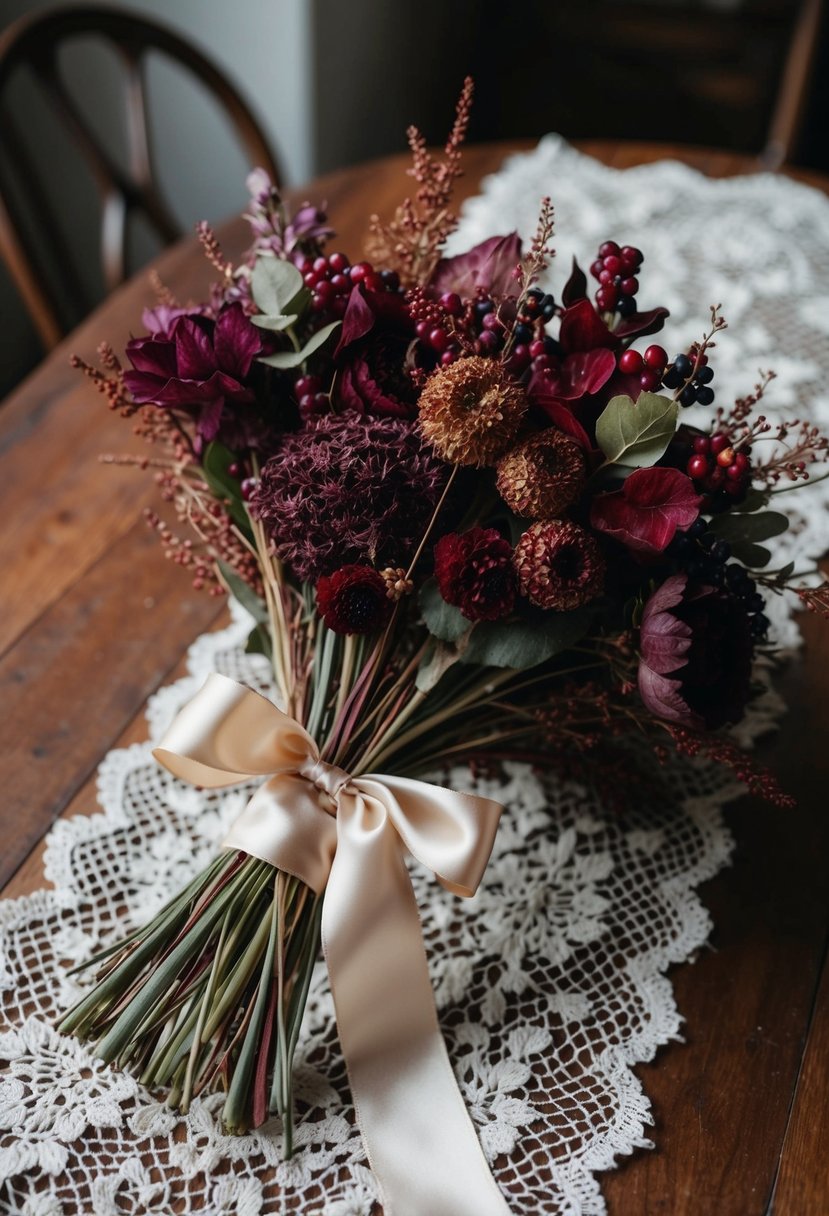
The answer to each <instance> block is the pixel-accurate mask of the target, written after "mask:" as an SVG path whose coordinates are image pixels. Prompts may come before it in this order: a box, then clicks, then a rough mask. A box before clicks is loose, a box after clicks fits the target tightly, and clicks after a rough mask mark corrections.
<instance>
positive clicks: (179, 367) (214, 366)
mask: <svg viewBox="0 0 829 1216" xmlns="http://www.w3.org/2000/svg"><path fill="white" fill-rule="evenodd" d="M150 320H151V323H152V325H153V327H154V328H153V332H151V333H150V334H149V335H148V336H147V337H144V338H133V339H132V340H131V341H130V342H128V343H127V351H126V353H127V358H128V359H129V361H130V363H131V364H132V366H133V369H134V370H133V371H126V372H124V382H125V383H126V386H127V388H128V389H129V391H130V393H131V394H132V396H133V397H134V398H135V400H136V401H137V402H138V403H139V404H140V405H159V406H162V407H164V408H166V409H170V410H181V411H183V412H184V413H187V414H190V415H192V416H193V417H194V418H195V420H196V438H197V442H198V445H199V446H202V445H203V444H205V443H209V442H210V441H211V440H212V439H215V438H216V437H217V436H218V434H219V431H220V429H221V428H222V425H223V414H224V412H225V410H226V409H227V408H229V407H233V406H239V405H243V406H246V405H250V404H251V403H253V401H254V399H255V398H254V394H253V390H252V388H251V386H250V383H249V377H250V374H251V369H252V367H253V362H254V359H255V358H256V357H257V355H259V354H261V353H262V351H263V349H264V347H263V334H262V331H261V330H259V329H257V328H256V326H255V325H252V324H251V322H250V321H249V320H248V318H247V317H246V316H245V312H244V309H243V308H242V305H241V304H228V305H225V306H224V307H223V308H222V309H220V311H219V313H218V316H217V317H216V319H215V320H213V319H212V318H211V317H207V316H204V315H203V314H201V313H193V312H179V310H177V309H176V310H171V311H170V313H169V314H165V315H163V316H162V315H161V313H160V310H156V312H155V313H154V314H153V315H152V317H151V318H150ZM265 340H266V339H265Z"/></svg>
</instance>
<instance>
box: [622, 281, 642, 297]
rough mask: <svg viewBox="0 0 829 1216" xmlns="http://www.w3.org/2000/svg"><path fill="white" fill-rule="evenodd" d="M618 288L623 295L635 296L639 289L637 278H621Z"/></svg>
mask: <svg viewBox="0 0 829 1216" xmlns="http://www.w3.org/2000/svg"><path fill="white" fill-rule="evenodd" d="M619 290H620V291H621V293H622V295H623V296H635V295H636V293H637V291H638V290H639V280H638V279H635V278H629V279H622V281H621V283H620V284H619Z"/></svg>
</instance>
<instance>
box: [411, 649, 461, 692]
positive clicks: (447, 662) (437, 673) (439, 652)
mask: <svg viewBox="0 0 829 1216" xmlns="http://www.w3.org/2000/svg"><path fill="white" fill-rule="evenodd" d="M459 658H460V654H459V652H458V649H457V647H456V646H450V645H448V643H446V642H440V641H438V640H437V638H436V639H435V640H434V641H433V642H432V643H431V644H430V645H429V647H428V649H427V651H426V653H425V654H424V656H423V658H422V659H421V660H420V663H419V664H418V668H417V676H416V677H415V688H417V690H418V692H431V691H432V689H433V688H434V687H435V685H436V684H438V683H439V682H440V680H441V679H442V678H443V676H444V675H445V674H446V672H447V671H448V670H449V668H450V667H452V666H453V664H455V663H457V661H458V659H459Z"/></svg>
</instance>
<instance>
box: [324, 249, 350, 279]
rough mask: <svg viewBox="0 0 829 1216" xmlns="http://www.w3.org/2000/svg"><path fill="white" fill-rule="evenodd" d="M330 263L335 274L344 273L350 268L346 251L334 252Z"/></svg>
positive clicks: (330, 257) (329, 260) (329, 259)
mask: <svg viewBox="0 0 829 1216" xmlns="http://www.w3.org/2000/svg"><path fill="white" fill-rule="evenodd" d="M328 265H329V266H330V267H331V269H332V270H333V271H334V273H335V274H342V272H343V271H344V270H347V269H348V258H347V257H346V256H345V254H344V253H332V254H331V255H330V256H329V258H328Z"/></svg>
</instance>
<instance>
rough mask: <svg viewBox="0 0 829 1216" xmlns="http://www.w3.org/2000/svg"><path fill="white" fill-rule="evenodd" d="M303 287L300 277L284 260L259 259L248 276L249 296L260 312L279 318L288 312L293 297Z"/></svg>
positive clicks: (292, 265)
mask: <svg viewBox="0 0 829 1216" xmlns="http://www.w3.org/2000/svg"><path fill="white" fill-rule="evenodd" d="M303 287H304V283H303V281H302V275H301V274H300V273H299V271H298V270H297V268H296V266H294V264H293V263H292V262H286V261H285V259H284V258H268V257H261V258H257V259H256V265H255V266H254V268H253V271H252V273H251V276H250V294H251V295H252V296H253V300H254V303H255V304H256V306H257V308H258V309H259V310H260V312H263V313H265V315H266V316H274V317H277V316H281V315H282V314H284V313H286V312H287V311H288V307H287V306H288V305H289V304H290V302H291V300H293V298H294V296H296V295H297V293H298V292H299V291H301V290H302V288H303Z"/></svg>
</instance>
